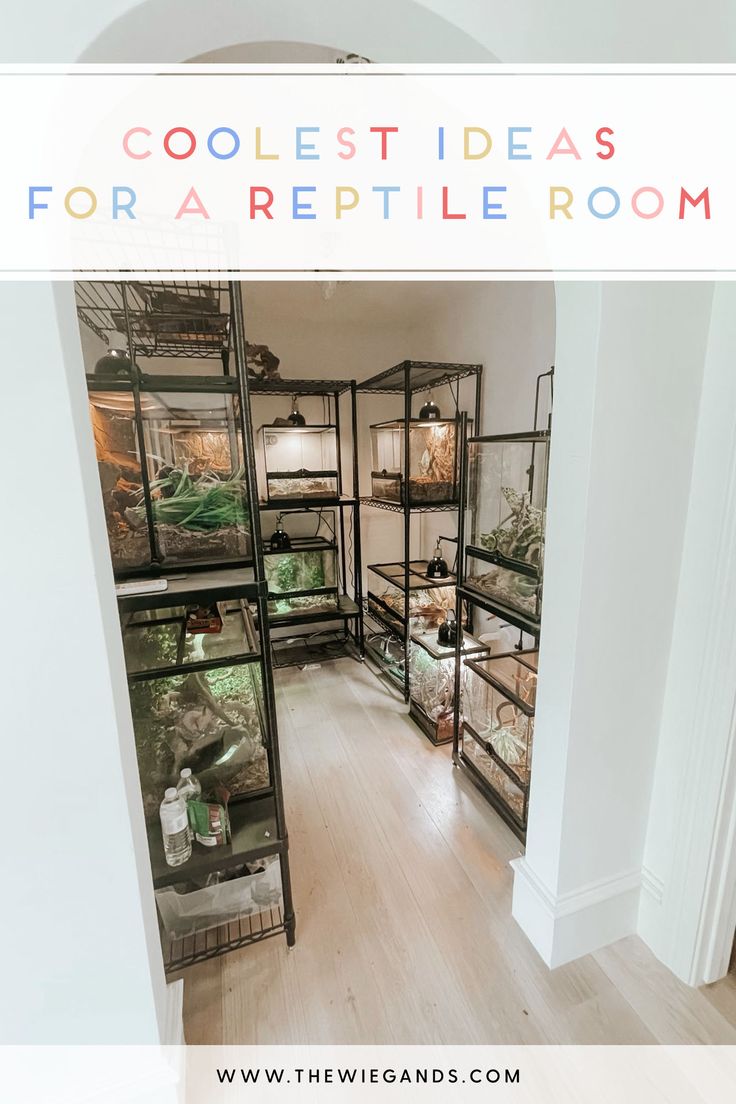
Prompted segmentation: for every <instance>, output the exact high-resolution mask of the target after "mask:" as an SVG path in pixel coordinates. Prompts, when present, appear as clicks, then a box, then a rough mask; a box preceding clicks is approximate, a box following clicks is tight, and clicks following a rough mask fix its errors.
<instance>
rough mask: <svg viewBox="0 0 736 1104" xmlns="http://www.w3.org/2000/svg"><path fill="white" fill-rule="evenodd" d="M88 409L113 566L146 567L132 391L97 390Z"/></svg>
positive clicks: (145, 531) (146, 534)
mask: <svg viewBox="0 0 736 1104" xmlns="http://www.w3.org/2000/svg"><path fill="white" fill-rule="evenodd" d="M89 410H90V419H91V422H92V433H93V435H94V442H95V451H96V453H97V472H98V475H99V478H100V489H101V491H102V504H103V506H104V510H105V523H106V526H107V539H108V541H109V543H110V555H111V557H112V566H113V570H114V571H116V572H118V571H128V570H131V569H133V568H140V567H145V566H146V565H147V564H150V562H151V542H150V538H149V532H148V522H147V519H146V513H145V508H144V509H143V512H142V513H141V510H140V507H141V506H142V505H143V476H142V474H141V457H140V452H139V449H138V438H137V432H136V421H135V411H134V408H133V396H132V395H131V394H130V392H126V391H111V392H109V393H102V392H93V393H92V394H91V395H90V404H89Z"/></svg>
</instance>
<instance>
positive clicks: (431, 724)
mask: <svg viewBox="0 0 736 1104" xmlns="http://www.w3.org/2000/svg"><path fill="white" fill-rule="evenodd" d="M485 651H486V648H485V646H484V645H483V644H481V643H480V641H479V640H476V639H475V637H473V636H470V634H469V633H464V634H463V641H462V655H463V657H465V656H470V655H482V654H483V653H484V652H485ZM409 672H410V686H411V691H410V692H411V697H410V699H409V712H410V714H411V716H412V717H413V718H414V719H415V720H416V722H417V724H418V725H419V727H420V728H421V729H422V731H423V732H425V733H426V735H427V736H428V737H429V738H430V740H431V741H432V743H434V744H444V743H447V742H448V741H449V740H451V739H452V735H453V725H454V718H455V646H454V645H447V646H446V645H443V644H440V643H438V640H437V630H436V629H435V630H431V631H424V632H418V633H412V637H411V651H410V654H409ZM464 684H465V662H464V659H463V664H462V667H461V671H460V688H461V693H462V692H463V687H464Z"/></svg>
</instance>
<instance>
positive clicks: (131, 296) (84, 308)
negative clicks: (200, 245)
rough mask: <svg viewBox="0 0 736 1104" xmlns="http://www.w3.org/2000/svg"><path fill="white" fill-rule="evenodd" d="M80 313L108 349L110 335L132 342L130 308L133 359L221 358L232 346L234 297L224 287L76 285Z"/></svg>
mask: <svg viewBox="0 0 736 1104" xmlns="http://www.w3.org/2000/svg"><path fill="white" fill-rule="evenodd" d="M75 294H76V299H77V314H78V316H79V319H80V321H81V322H83V323H84V325H85V326H87V327H88V329H90V330H92V332H93V333H95V334H97V336H98V337H99V338H101V340H102V341H104V342H105V343H106V344H109V339H110V335H111V334H115V333H118V334H123V335H124V336H125V337H126V338H127V329H126V319H125V306H126V300H127V307H128V317H129V319H130V326H131V331H132V336H133V349H132V353H133V355H134V357H183V358H189V359H191V358H200V357H221V356H222V351H223V349H226V348H227V347H228V345H229V341H230V294H229V289H228V285H227V284H226V283H224V282H213V283H200V282H197V281H191V280H187V281H182V282H177V283H171V282H170V283H158V282H156V283H140V282H137V281H131V282H127V283H126V284H125V293H123V284H121V283H111V282H107V281H82V282H78V283H77V284H75Z"/></svg>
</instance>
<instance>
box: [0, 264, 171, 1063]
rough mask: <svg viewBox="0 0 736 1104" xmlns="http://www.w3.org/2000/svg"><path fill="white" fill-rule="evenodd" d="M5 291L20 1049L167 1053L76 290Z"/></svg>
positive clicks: (8, 941)
mask: <svg viewBox="0 0 736 1104" xmlns="http://www.w3.org/2000/svg"><path fill="white" fill-rule="evenodd" d="M57 290H58V293H59V297H60V300H61V302H60V306H61V308H62V311H63V313H62V316H61V318H62V321H61V324H60V326H59V325H57V320H56V310H55V302H54V287H53V285H51V284H41V283H35V284H34V283H25V284H8V283H6V284H3V285H2V289H1V292H2V294H0V356H1V359H2V363H3V364H4V365H5V370H4V371H3V372H2V374H1V375H0V388H1V390H2V406H3V410H4V411H5V419H4V429H3V448H4V450H5V451H4V454H5V466H6V467H5V479H4V487H5V490H4V497H5V519H6V528H5V530H4V534H3V536H4V539H3V541H2V543H1V545H0V547H1V549H2V552H1V556H2V565H3V578H4V580H5V593H4V603H5V615H6V621H5V628H4V632H3V637H2V663H1V664H0V671H2V679H3V687H4V690H3V723H2V731H3V741H4V757H3V775H4V778H5V784H4V786H3V793H4V810H3V819H4V823H5V833H4V840H3V847H2V858H1V859H0V865H1V866H2V884H3V887H4V891H3V908H2V910H0V911H1V915H0V928H2V934H0V941H1V942H2V946H3V948H4V949H3V990H4V993H5V998H4V999H3V1001H2V1012H0V1019H1V1020H2V1025H1V1026H0V1038H2V1041H3V1042H4V1043H10V1042H17V1043H74V1042H78V1043H81V1042H84V1043H152V1042H157V1041H158V1040H159V1037H160V1036H159V1023H158V1019H157V1017H160V1020H161V1025H162V1027H163V1023H164V1019H165V1016H166V990H165V986H164V977H163V967H162V964H161V953H160V948H159V946H158V934H157V929H156V919H155V911H154V904H153V893H152V889H151V883H150V874H149V872H148V856H147V849H146V844H145V838H144V831H143V813H142V809H141V805H140V796H139V789H138V786H137V784H136V765H135V761H134V759H135V754H134V751H133V748H134V743H133V736H132V731H131V721H130V713H129V709H128V698H127V688H126V683H125V671H124V664H123V657H122V646H121V643H120V632H119V627H118V624H117V616H116V603H115V597H114V590H113V581H112V572H111V568H110V560H109V554H108V551H107V547H106V543H107V542H106V538H105V528H104V519H103V517H102V507H101V503H100V496H99V488H98V486H97V482H96V481H97V476H96V465H95V462H94V456H93V449H92V441H91V431H90V429H89V421H88V416H87V408H86V390H85V384H84V376H83V372H82V367H81V355H80V348H79V336H78V331H77V325H76V318H75V314H74V309H73V303H72V300H71V285H65V286H63V287H62V288H60V289H57Z"/></svg>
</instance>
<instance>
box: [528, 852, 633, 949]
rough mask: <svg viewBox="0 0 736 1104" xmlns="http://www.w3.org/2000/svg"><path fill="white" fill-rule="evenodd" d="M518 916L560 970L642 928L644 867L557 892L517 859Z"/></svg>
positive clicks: (534, 941) (534, 943) (535, 945)
mask: <svg viewBox="0 0 736 1104" xmlns="http://www.w3.org/2000/svg"><path fill="white" fill-rule="evenodd" d="M511 866H512V867H513V870H514V894H513V903H512V908H511V911H512V915H513V917H514V919H515V920H516V922H517V924H518V925H519V926H520V928H521V929H522V931H523V932H524V933H525V934H526V936H527V938H528V939H529V940H530V942H531V943H532V945H533V946H534V947H535V949H536V950H537V952H538V954H539V955H540V956H541V958H542V959H543V961H544V962H545V963H546V964H547V966H549V967H550V969H554V968H555V967H557V966H564V964H565V963H566V962H572V961H573V960H574V959H576V958H580V957H582V955H586V954H590V953H591V952H592V951H596V950H598V949H599V948H600V947H605V946H607V945H608V944H609V943H614V942H616V940H617V939H623V938H624V937H625V936H627V935H632V934H633V933H634V932H635V931H636V927H637V916H638V911H639V894H640V892H641V885H642V878H641V871H640V870H630V871H627V872H625V873H623V874H619V875H616V876H615V877H613V878H602V879H601V880H600V881H598V882H589V883H588V885H587V886H583V887H582V888H581V889H578V890H575V891H574V892H572V893H564V894H561V895H560V896H554V895H553V894H551V893H550V892H549V890H548V889H547V888H546V886H544V885H543V884H542V882H541V881H540V880H539V878H538V877H537V875H536V874H535V873H534V871H533V870H532V869H531V867H530V866H529V864H528V863H527V861H526V859H525V858H523V857H522V858H519V859H514V860H513V861H512V863H511Z"/></svg>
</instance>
